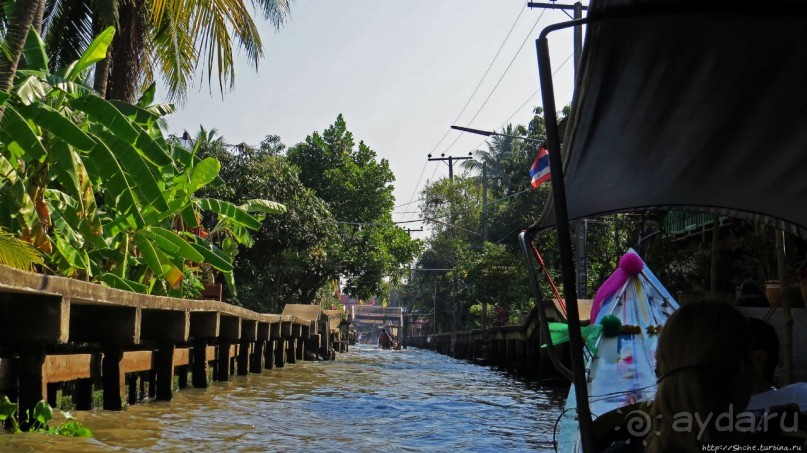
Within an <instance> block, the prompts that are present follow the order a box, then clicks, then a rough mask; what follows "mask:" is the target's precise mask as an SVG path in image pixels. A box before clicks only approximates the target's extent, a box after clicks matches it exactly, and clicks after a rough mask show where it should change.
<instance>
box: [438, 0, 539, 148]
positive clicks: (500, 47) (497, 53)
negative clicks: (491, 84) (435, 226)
mask: <svg viewBox="0 0 807 453" xmlns="http://www.w3.org/2000/svg"><path fill="white" fill-rule="evenodd" d="M526 9H527V5H526V4H524V6H523V7H522V8H521V11H519V13H518V16H516V20H515V21H514V22H513V25H512V26H511V27H510V31H508V32H507V36H505V37H504V41H502V44H501V45H500V46H499V50H497V51H496V55H494V56H493V60H491V61H490V64H489V65H488V69H487V70H486V71H485V73H484V74H483V75H482V78H481V79H480V80H479V83H478V84H476V88H474V92H473V93H471V96H470V97H469V98H468V101H466V102H465V106H463V107H462V110H460V113H459V114H458V115H457V117H456V118H455V119H454V122H453V123H452V124H456V123H457V121H458V120H459V119H460V117H461V116H462V114H463V113H465V109H467V108H468V105H469V104H470V103H471V100H472V99H473V98H474V96H475V95H476V93H477V91H479V87H480V86H482V82H484V81H485V77H487V76H488V73H489V72H490V68H492V67H493V63H495V62H496V59H497V58H499V54H500V53H501V51H502V49H503V48H504V45H505V43H507V40H508V39H509V38H510V34H511V33H513V29H514V28H515V27H516V23H518V20H519V19H521V15H522V14H523V13H524V10H526ZM449 132H451V129H448V130H446V133H445V134H443V137H442V138H440V141H439V142H437V144H436V145H434V148H432V150H431V151H429V154H431V153H433V152H434V151H435V150H436V149H437V147H438V146H440V143H443V140H445V139H446V137H447V136H448V133H449Z"/></svg>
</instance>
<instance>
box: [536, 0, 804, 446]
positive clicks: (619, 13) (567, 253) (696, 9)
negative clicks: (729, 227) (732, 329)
mask: <svg viewBox="0 0 807 453" xmlns="http://www.w3.org/2000/svg"><path fill="white" fill-rule="evenodd" d="M727 9H730V12H731V13H732V14H737V15H744V16H755V17H759V16H761V15H771V16H781V15H784V14H785V13H783V10H790V11H791V12H794V11H793V10H797V11H798V12H799V13H801V14H804V9H805V6H804V5H797V4H795V3H793V2H780V1H776V2H771V3H770V4H769V5H766V9H760V4H759V2H750V1H737V2H718V1H708V2H685V1H684V2H682V1H658V2H631V3H630V4H627V5H620V6H614V7H611V8H610V9H608V10H605V11H597V10H596V9H595V10H593V11H591V10H590V12H589V16H588V17H587V18H584V19H577V20H571V21H567V22H563V23H558V24H554V25H551V26H549V27H546V28H545V29H544V30H543V31H542V32H541V34H540V36H539V38H538V39H537V40H536V48H537V52H538V68H539V76H540V87H541V91H542V93H541V94H542V99H543V107H544V113H545V117H544V119H545V124H546V138H547V140H546V143H547V148H548V151H549V155H550V170H551V173H552V193H553V202H554V215H555V225H556V226H557V229H558V243H559V247H560V259H561V267H562V270H563V285H564V292H565V300H566V304H567V310H568V324H569V337H570V338H569V343H570V350H571V366H572V370H571V371H572V383H573V384H574V388H575V399H576V401H577V412H578V421H579V426H580V434H581V440H582V447H583V451H584V452H592V451H594V448H595V439H594V426H593V420H592V417H591V411H590V407H589V404H588V391H587V382H586V375H585V367H584V362H583V340H582V337H581V334H580V321H579V310H578V304H577V292H576V285H575V265H574V256H573V253H572V238H571V233H570V228H569V227H570V224H569V213H568V205H567V200H566V187H565V182H564V170H563V161H562V156H561V150H560V137H559V132H558V119H557V114H556V106H555V97H554V86H553V82H552V70H551V65H550V59H549V44H548V39H547V36H548V34H549V33H551V32H553V31H556V30H561V29H566V28H569V27H573V26H576V25H585V24H590V23H594V22H602V21H608V20H613V19H626V18H641V17H648V16H657V15H675V14H682V15H683V14H703V13H711V12H714V13H726V12H727V11H726V10H727ZM576 97H577V93H576V94H575V98H576ZM576 101H578V99H575V100H574V101H573V106H574V104H575V102H576ZM573 108H574V107H573ZM659 204H660V205H663V203H659ZM704 209H719V208H715V207H705V208H704ZM800 227H802V228H807V225H800ZM541 228H542V226H541V225H539V224H535V225H533V226H531V227H530V228H529V229H528V230H526V231H524V232H523V233H522V234H521V235H520V241H521V246H522V251H523V252H524V253H525V257H526V259H527V260H528V267H529V268H530V270H533V264H532V258H531V256H530V253H529V250H528V247H527V245H526V244H527V242H532V239H533V238H534V235H535V233H536V232H537V231H538V230H539V229H541ZM531 275H533V276H534V273H531ZM532 286H533V291H534V292H535V297H536V299H537V300H538V303H539V306H540V294H539V293H538V288H537V284H536V283H535V282H533V285H532ZM553 361H554V360H553Z"/></svg>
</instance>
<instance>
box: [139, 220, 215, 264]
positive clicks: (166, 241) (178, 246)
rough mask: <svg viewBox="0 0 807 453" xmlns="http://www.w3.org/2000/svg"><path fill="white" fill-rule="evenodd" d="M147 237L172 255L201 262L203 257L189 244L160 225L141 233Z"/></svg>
mask: <svg viewBox="0 0 807 453" xmlns="http://www.w3.org/2000/svg"><path fill="white" fill-rule="evenodd" d="M142 234H143V235H144V236H146V237H147V238H149V239H151V241H152V242H153V243H154V244H155V245H157V246H158V247H160V248H161V249H162V250H163V251H165V252H166V253H168V254H169V255H172V256H180V257H182V258H184V259H186V260H190V261H194V262H196V263H201V262H203V261H204V260H205V257H204V256H203V255H202V254H201V253H199V252H198V251H197V250H196V249H195V248H193V247H192V246H191V244H189V243H188V241H186V240H185V239H183V238H182V237H180V236H179V235H178V234H176V233H174V232H173V231H169V230H166V229H165V228H160V227H151V228H148V229H146V230H145V231H143V233H142Z"/></svg>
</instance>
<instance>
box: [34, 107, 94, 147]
mask: <svg viewBox="0 0 807 453" xmlns="http://www.w3.org/2000/svg"><path fill="white" fill-rule="evenodd" d="M20 112H21V113H22V114H24V115H25V117H26V118H27V119H28V120H30V121H33V122H34V123H36V125H37V126H39V127H41V128H42V129H45V130H46V131H48V132H50V133H52V134H53V135H55V136H56V137H59V139H61V140H64V141H65V142H66V143H68V144H69V145H70V146H72V147H74V148H76V149H78V150H81V151H89V150H91V149H92V147H93V146H95V141H94V140H93V139H92V138H90V136H89V135H87V134H85V133H84V131H82V130H81V129H80V128H79V127H78V126H76V124H75V123H73V122H72V121H70V119H68V118H67V117H65V116H64V115H63V114H61V113H59V112H58V111H57V110H55V109H53V108H51V107H50V106H48V105H46V104H43V103H41V102H34V103H32V104H30V105H28V106H25V107H21V108H20Z"/></svg>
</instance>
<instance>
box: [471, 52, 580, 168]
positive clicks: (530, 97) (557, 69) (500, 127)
mask: <svg viewBox="0 0 807 453" xmlns="http://www.w3.org/2000/svg"><path fill="white" fill-rule="evenodd" d="M573 56H574V53H570V54H569V56H568V57H566V59H565V60H563V62H562V63H561V64H560V66H558V67H557V68H556V69H555V71H554V72H553V73H552V75H555V74H557V73H558V72H559V71H560V70H561V69H563V67H564V66H566V63H568V62H569V60H571V58H572V57H573ZM540 91H541V89H540V88H538V89H537V90H535V91H533V92H532V94H531V95H530V96H529V97H528V98H527V100H525V101H524V102H523V103H522V104H521V105H520V106H519V107H518V108H517V109H516V111H515V112H513V114H512V115H510V116H509V117H507V119H506V120H504V122H503V123H502V124H501V125H500V126H499V127H498V128H496V129H494V130H501V129H503V128H504V126H506V125H507V123H509V122H510V120H511V119H513V117H514V116H516V114H517V113H518V112H520V111H521V109H523V108H524V106H525V105H527V103H528V102H530V101H531V100H532V99H533V98H534V97H535V96H536V95H537V94H538V92H540ZM486 141H487V139H485V140H482V142H480V143H479V144H478V145H476V146H475V147H474V148H473V149H472V150H471V152H473V151H476V150H477V149H479V147H480V146H482V145H484V144H485V142H486Z"/></svg>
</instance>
